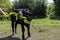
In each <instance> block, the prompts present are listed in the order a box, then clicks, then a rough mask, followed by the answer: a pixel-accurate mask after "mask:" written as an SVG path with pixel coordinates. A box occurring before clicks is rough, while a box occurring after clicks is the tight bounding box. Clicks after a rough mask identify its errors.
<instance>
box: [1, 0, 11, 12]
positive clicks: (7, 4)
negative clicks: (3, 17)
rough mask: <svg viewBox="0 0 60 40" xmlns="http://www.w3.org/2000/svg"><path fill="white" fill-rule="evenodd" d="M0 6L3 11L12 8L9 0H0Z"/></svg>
mask: <svg viewBox="0 0 60 40" xmlns="http://www.w3.org/2000/svg"><path fill="white" fill-rule="evenodd" d="M0 8H2V9H3V11H5V12H9V10H10V9H11V8H12V5H11V3H10V0H0Z"/></svg>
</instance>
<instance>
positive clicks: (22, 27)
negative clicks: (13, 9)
mask: <svg viewBox="0 0 60 40" xmlns="http://www.w3.org/2000/svg"><path fill="white" fill-rule="evenodd" d="M21 29H22V40H24V39H25V36H24V32H25V28H24V24H21Z"/></svg>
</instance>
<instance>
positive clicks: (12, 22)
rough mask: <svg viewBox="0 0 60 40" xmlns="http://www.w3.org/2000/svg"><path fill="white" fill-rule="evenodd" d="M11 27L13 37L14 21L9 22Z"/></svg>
mask: <svg viewBox="0 0 60 40" xmlns="http://www.w3.org/2000/svg"><path fill="white" fill-rule="evenodd" d="M11 26H12V33H13V35H14V21H11Z"/></svg>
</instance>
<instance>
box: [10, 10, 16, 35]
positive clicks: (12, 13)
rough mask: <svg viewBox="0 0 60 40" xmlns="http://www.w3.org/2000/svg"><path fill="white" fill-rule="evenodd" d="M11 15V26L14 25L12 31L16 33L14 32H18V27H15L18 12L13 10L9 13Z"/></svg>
mask: <svg viewBox="0 0 60 40" xmlns="http://www.w3.org/2000/svg"><path fill="white" fill-rule="evenodd" d="M9 16H10V19H11V27H12V33H13V35H14V33H15V34H16V28H15V23H16V18H17V17H16V16H17V13H16V11H15V10H13V11H12V12H10V14H9Z"/></svg>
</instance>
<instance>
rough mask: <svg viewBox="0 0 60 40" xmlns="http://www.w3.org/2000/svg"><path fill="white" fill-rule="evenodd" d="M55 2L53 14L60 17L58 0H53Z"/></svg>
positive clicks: (59, 1) (59, 2)
mask: <svg viewBox="0 0 60 40" xmlns="http://www.w3.org/2000/svg"><path fill="white" fill-rule="evenodd" d="M54 3H55V9H54V10H55V15H56V16H58V17H60V0H54Z"/></svg>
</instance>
